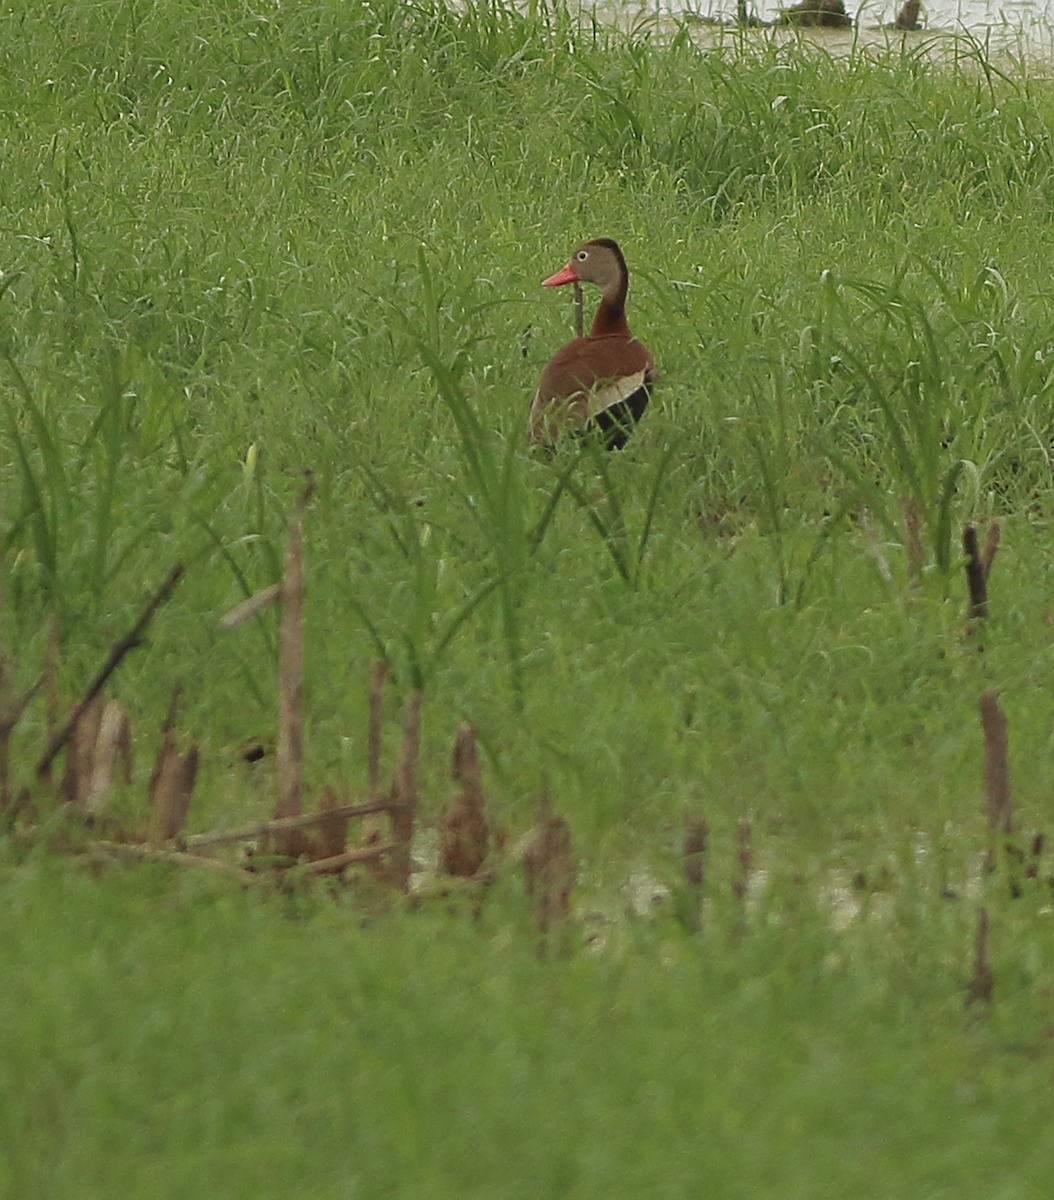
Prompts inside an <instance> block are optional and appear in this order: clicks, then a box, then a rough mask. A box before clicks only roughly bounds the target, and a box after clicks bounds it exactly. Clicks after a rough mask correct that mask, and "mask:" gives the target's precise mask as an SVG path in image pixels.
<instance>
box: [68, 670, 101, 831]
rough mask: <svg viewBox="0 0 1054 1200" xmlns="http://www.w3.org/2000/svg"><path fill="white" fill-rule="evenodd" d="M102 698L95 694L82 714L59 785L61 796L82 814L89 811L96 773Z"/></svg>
mask: <svg viewBox="0 0 1054 1200" xmlns="http://www.w3.org/2000/svg"><path fill="white" fill-rule="evenodd" d="M103 703H104V701H103V697H102V693H101V692H96V694H95V695H94V696H92V698H91V700H89V701H88V703H87V704H86V705H84V706H83V707H82V708H81V710H80V715H79V716H78V717H77V724H76V725H75V726H74V727H73V731H72V733H71V735H70V738H69V742H68V746H67V749H66V770H65V771H64V772H63V775H62V783H61V784H60V785H59V795H60V796H61V798H62V800H63V802H64V803H65V804H72V805H74V806H75V807H76V808H79V809H80V810H81V811H82V812H87V810H88V800H89V797H90V795H91V784H92V775H93V774H94V772H95V747H96V745H97V744H98V741H99V727H100V725H101V724H102V710H103Z"/></svg>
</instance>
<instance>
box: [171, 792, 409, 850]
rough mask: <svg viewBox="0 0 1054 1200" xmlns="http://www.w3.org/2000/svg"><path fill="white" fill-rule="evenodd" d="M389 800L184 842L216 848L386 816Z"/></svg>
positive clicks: (219, 831)
mask: <svg viewBox="0 0 1054 1200" xmlns="http://www.w3.org/2000/svg"><path fill="white" fill-rule="evenodd" d="M391 807H392V802H391V800H390V799H387V798H385V799H384V800H378V801H376V802H374V803H369V804H342V805H340V806H339V807H337V808H333V809H330V810H328V811H326V812H317V813H305V814H304V815H303V816H299V817H282V818H281V819H279V820H277V821H253V822H252V824H250V825H239V826H237V827H235V828H231V829H213V830H211V831H209V832H208V833H194V834H191V835H190V837H188V838H186V839H185V842H186V845H188V846H218V845H221V844H222V843H223V842H248V841H261V840H263V839H264V838H268V837H273V836H274V835H276V834H282V833H288V832H290V831H291V830H296V829H311V828H313V827H315V826H318V825H325V824H327V823H328V822H331V821H333V820H335V819H336V818H340V817H345V818H346V817H364V816H368V815H370V814H371V813H381V812H389V811H390V810H391Z"/></svg>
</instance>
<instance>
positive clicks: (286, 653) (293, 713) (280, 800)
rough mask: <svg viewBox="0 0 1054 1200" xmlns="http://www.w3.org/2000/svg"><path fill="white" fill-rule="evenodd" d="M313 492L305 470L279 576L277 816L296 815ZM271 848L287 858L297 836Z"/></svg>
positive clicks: (286, 836) (291, 855) (285, 835)
mask: <svg viewBox="0 0 1054 1200" xmlns="http://www.w3.org/2000/svg"><path fill="white" fill-rule="evenodd" d="M314 491H315V484H314V480H313V479H312V478H311V476H310V473H308V478H307V484H306V485H305V487H304V490H303V492H302V493H301V495H300V500H299V501H298V503H297V506H296V509H295V511H294V513H293V517H292V520H291V521H290V522H289V542H288V544H287V547H286V554H285V570H284V572H283V575H282V624H281V631H280V636H281V651H280V655H279V666H278V744H277V746H276V748H275V772H276V774H277V776H278V796H277V800H276V803H275V808H274V815H275V817H276V818H281V817H296V816H299V815H300V788H301V766H302V761H303V733H304V728H303V686H304V681H303V658H304V654H303V632H302V630H301V615H302V612H303V605H304V567H303V528H304V513H305V512H306V510H307V505H308V502H309V501H310V500H311V496H312V495H313V493H314ZM275 850H276V852H277V853H278V854H280V855H283V856H285V857H289V858H296V857H297V856H298V853H299V850H300V845H299V839H298V837H297V836H296V835H294V834H292V833H282V834H279V835H278V837H277V838H276V839H275Z"/></svg>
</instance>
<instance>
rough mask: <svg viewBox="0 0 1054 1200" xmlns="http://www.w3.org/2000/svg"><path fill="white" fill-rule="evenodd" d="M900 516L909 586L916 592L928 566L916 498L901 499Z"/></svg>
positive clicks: (904, 496) (906, 497)
mask: <svg viewBox="0 0 1054 1200" xmlns="http://www.w3.org/2000/svg"><path fill="white" fill-rule="evenodd" d="M900 515H901V518H902V519H903V522H904V549H905V551H906V552H907V556H908V586H909V587H910V588H911V589H912V590H914V589H915V588H917V587H918V586H919V580H920V579H921V578H922V570H923V567H925V565H926V552H925V550H923V548H922V535H921V534H920V532H919V505H918V501H917V500H916V499H915V497H914V496H908V495H903V496H901V497H900Z"/></svg>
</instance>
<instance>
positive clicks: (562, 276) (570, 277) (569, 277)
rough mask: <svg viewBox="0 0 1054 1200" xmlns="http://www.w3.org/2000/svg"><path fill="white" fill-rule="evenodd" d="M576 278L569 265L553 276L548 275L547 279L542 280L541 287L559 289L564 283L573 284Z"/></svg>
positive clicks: (573, 270)
mask: <svg viewBox="0 0 1054 1200" xmlns="http://www.w3.org/2000/svg"><path fill="white" fill-rule="evenodd" d="M577 278H578V276H577V275H576V274H575V269H574V267H573V266H571V264H570V263H568V264H567V266H566V267H564V268H563V269H562V270H559V271H557V272H556V274H555V275H550V276H549V278H548V279H543V280H542V287H560V286H561V285H563V284H565V283H574V281H575V280H576V279H577Z"/></svg>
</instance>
